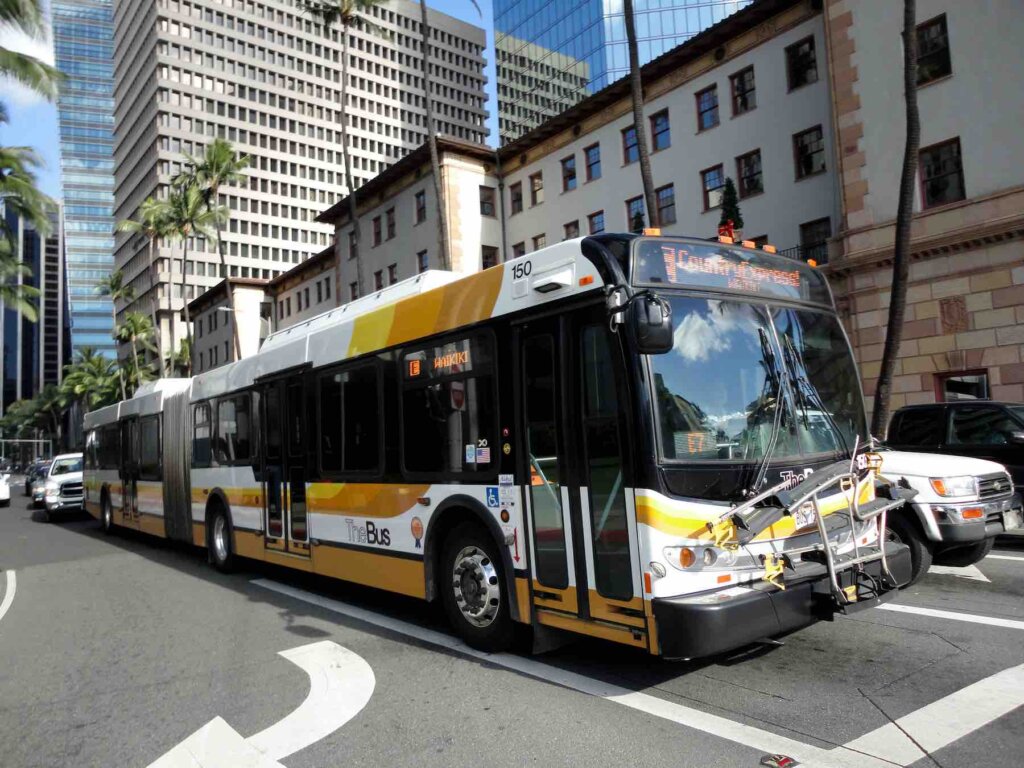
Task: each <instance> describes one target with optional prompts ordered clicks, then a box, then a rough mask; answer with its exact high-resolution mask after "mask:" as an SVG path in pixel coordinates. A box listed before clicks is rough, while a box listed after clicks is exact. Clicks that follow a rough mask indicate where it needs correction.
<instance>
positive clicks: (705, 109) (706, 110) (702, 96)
mask: <svg viewBox="0 0 1024 768" xmlns="http://www.w3.org/2000/svg"><path fill="white" fill-rule="evenodd" d="M716 125H718V86H717V85H712V86H711V87H710V88H705V89H704V90H703V91H700V92H699V93H698V94H697V130H698V131H706V130H707V129H708V128H714V127H715V126H716Z"/></svg>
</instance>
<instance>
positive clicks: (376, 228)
mask: <svg viewBox="0 0 1024 768" xmlns="http://www.w3.org/2000/svg"><path fill="white" fill-rule="evenodd" d="M373 244H374V246H378V245H380V216H374V217H373Z"/></svg>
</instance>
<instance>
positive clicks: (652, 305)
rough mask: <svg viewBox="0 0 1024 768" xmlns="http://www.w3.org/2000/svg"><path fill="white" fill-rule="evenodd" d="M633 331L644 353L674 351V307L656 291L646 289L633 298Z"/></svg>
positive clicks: (658, 353)
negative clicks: (651, 291) (655, 292)
mask: <svg viewBox="0 0 1024 768" xmlns="http://www.w3.org/2000/svg"><path fill="white" fill-rule="evenodd" d="M631 303H632V306H631V309H632V320H633V332H634V334H635V336H636V344H637V350H638V351H639V352H640V353H641V354H644V355H663V354H665V353H666V352H671V351H672V345H673V341H674V340H673V338H672V307H671V305H670V304H669V303H668V302H667V301H665V300H664V299H662V298H661V297H660V296H658V295H657V294H654V293H650V292H647V291H645V292H644V293H642V294H638V295H636V296H634V297H633V300H632V302H631Z"/></svg>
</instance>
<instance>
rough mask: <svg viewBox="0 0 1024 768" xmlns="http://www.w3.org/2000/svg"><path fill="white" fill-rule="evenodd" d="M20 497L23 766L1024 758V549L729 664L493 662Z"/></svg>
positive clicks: (257, 570)
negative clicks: (45, 516)
mask: <svg viewBox="0 0 1024 768" xmlns="http://www.w3.org/2000/svg"><path fill="white" fill-rule="evenodd" d="M12 490H13V498H12V502H11V506H10V507H7V508H0V766H3V768H29V767H35V766H39V767H40V768H42V767H44V766H45V768H52V767H53V766H75V767H76V768H77V767H78V766H104V768H112V767H115V766H117V767H121V766H124V767H126V768H127V767H130V768H136V767H137V768H145V766H148V765H150V764H152V763H154V762H156V763H157V764H158V765H159V766H161V768H162V767H163V766H168V768H169V767H170V766H179V765H188V764H189V763H188V762H185V761H184V760H185V758H184V757H183V755H187V754H188V753H189V750H194V749H198V748H200V747H197V744H205V745H206V748H209V749H210V750H215V749H220V750H222V755H229V757H223V756H222V757H221V758H220V760H219V762H217V763H216V764H218V765H220V766H224V767H225V768H229V767H230V768H234V766H241V765H247V766H249V765H251V766H254V767H257V766H258V767H260V768H263V767H264V766H275V765H284V766H287V768H313V767H314V766H317V767H319V766H346V767H347V766H519V765H537V766H555V765H558V766H562V765H573V766H575V765H578V766H588V768H593V767H594V766H644V767H645V768H653V767H654V766H674V767H676V768H680V767H682V768H687V767H689V766H693V767H694V768H697V767H698V766H699V767H701V768H703V767H705V766H730V767H731V766H757V765H758V764H759V761H760V759H761V757H762V756H764V755H765V754H767V753H768V752H784V753H785V754H788V755H791V756H793V757H795V758H796V759H798V760H799V761H800V762H801V764H803V765H818V766H851V767H856V766H869V767H870V766H893V765H913V766H915V768H916V767H917V766H941V767H942V768H956V767H961V766H962V767H963V768H968V766H970V767H974V766H1019V765H1021V764H1022V763H1024V707H1021V706H1020V705H1021V704H1024V599H1022V597H1024V540H1020V539H1018V540H1009V541H1002V540H1001V541H1000V542H999V544H998V546H997V548H996V550H995V551H994V552H993V553H992V555H991V556H990V557H989V558H987V559H986V560H985V561H983V562H982V563H980V564H979V565H978V566H977V567H975V568H972V569H967V570H966V571H963V570H960V569H956V570H948V569H947V570H946V571H945V572H944V569H936V572H933V573H930V574H929V575H928V576H927V577H926V578H925V579H924V580H923V581H922V582H921V583H920V584H919V585H917V586H916V587H914V588H912V589H910V590H907V591H905V592H904V593H903V594H901V595H900V597H899V598H898V600H897V602H896V603H895V604H890V606H887V608H890V607H891V608H895V610H889V609H884V610H883V609H874V610H871V611H866V612H863V613H860V614H857V615H855V616H853V617H849V618H847V617H841V618H839V619H837V620H836V621H835V622H834V623H821V624H818V625H815V626H813V627H810V628H808V629H806V630H803V631H801V632H798V633H795V634H793V635H791V636H789V637H787V638H785V639H784V645H782V646H781V647H758V648H754V649H751V650H749V651H747V652H746V653H742V654H737V655H736V656H734V657H732V658H728V659H715V660H712V661H709V662H701V663H679V662H664V661H660V660H658V659H654V658H651V657H649V656H647V655H644V654H641V653H638V652H634V651H632V650H629V649H625V648H621V647H619V646H615V645H612V644H606V643H602V642H598V641H590V640H584V639H580V640H579V641H577V642H575V643H573V644H572V645H569V646H567V647H564V648H562V649H559V650H557V651H555V652H552V653H549V654H546V655H542V656H531V655H530V654H528V653H526V652H520V653H515V654H503V655H500V656H496V657H487V656H485V655H482V654H477V653H476V652H472V651H469V650H468V649H465V648H464V647H463V646H461V645H460V644H459V642H458V641H457V640H456V639H455V638H454V637H453V636H452V635H451V634H450V633H449V631H448V629H447V626H446V625H445V623H444V621H443V618H442V616H441V615H440V610H437V611H435V610H434V609H433V608H431V607H429V606H427V605H425V604H422V603H419V602H417V601H412V600H406V599H401V598H395V597H391V596H388V595H385V594H383V593H377V592H375V591H373V590H369V589H364V588H357V587H353V586H349V585H345V584H342V583H339V582H331V581H326V580H322V579H315V578H309V577H307V576H304V575H300V574H295V573H291V572H287V571H282V570H280V569H276V568H272V567H264V566H262V565H259V564H256V563H243V565H242V568H241V569H240V570H239V571H238V572H236V573H234V574H231V575H222V574H220V573H217V572H216V571H214V570H213V569H212V568H211V567H210V566H208V565H207V563H206V559H205V553H202V552H200V551H199V550H194V549H190V548H184V547H181V546H177V545H170V544H167V543H165V542H163V541H158V540H155V539H150V538H148V537H145V536H142V535H134V534H127V533H123V534H121V535H117V536H113V537H107V536H104V535H103V533H102V532H101V531H100V529H99V525H98V524H97V523H95V522H94V521H93V520H92V519H91V518H89V517H87V516H84V515H83V516H75V517H73V518H70V519H67V520H59V521H58V522H57V523H55V524H50V525H48V524H46V523H44V522H42V517H41V515H40V514H39V513H38V512H33V511H31V510H29V509H28V508H27V503H26V501H27V500H26V499H25V497H24V496H21V495H20V486H18V485H13V489H12ZM922 609H923V610H922ZM211 721H212V722H211ZM893 721H895V723H896V724H893ZM201 729H206V730H204V731H203V733H201V734H198V735H197V736H195V737H193V738H192V740H189V738H190V737H192V736H193V734H196V732H197V731H200V730H201ZM183 742H184V743H183ZM257 747H258V748H259V749H257ZM921 748H924V749H925V750H927V751H929V752H931V755H930V756H923V755H922V752H921V751H920V750H921ZM158 761H159V762H158Z"/></svg>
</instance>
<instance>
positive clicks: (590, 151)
mask: <svg viewBox="0 0 1024 768" xmlns="http://www.w3.org/2000/svg"><path fill="white" fill-rule="evenodd" d="M583 157H585V158H586V161H587V181H594V180H595V179H600V178H601V145H600V144H591V145H590V146H589V147H587V148H586V149H584V150H583Z"/></svg>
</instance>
